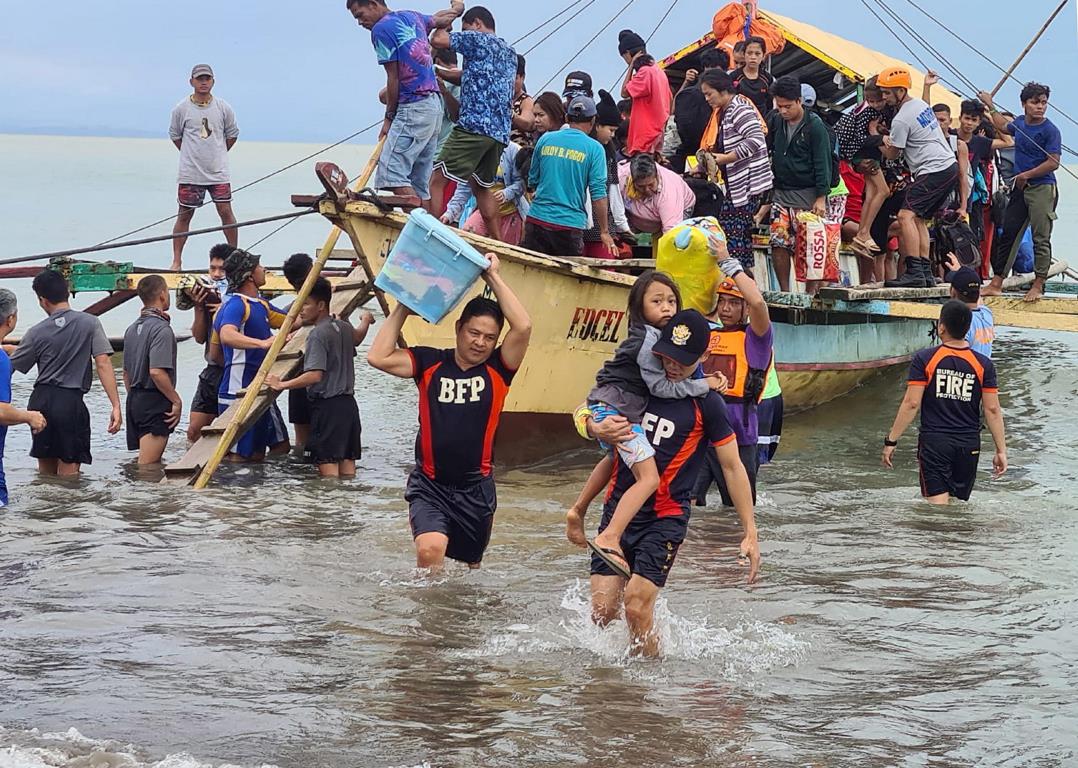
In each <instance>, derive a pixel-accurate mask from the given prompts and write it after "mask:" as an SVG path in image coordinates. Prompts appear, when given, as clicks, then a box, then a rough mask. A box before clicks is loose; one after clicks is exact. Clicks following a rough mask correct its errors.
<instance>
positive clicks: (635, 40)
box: [618, 29, 647, 56]
mask: <svg viewBox="0 0 1078 768" xmlns="http://www.w3.org/2000/svg"><path fill="white" fill-rule="evenodd" d="M645 47H647V43H645V42H644V38H642V37H640V35H638V34H636V33H635V32H633V31H632V30H631V29H623V30H621V32H618V53H620V54H622V55H623V56H624V55H625V54H626V53H628V52H629V51H635V50H637V49H638V48H645Z"/></svg>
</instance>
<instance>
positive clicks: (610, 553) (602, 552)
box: [588, 539, 633, 579]
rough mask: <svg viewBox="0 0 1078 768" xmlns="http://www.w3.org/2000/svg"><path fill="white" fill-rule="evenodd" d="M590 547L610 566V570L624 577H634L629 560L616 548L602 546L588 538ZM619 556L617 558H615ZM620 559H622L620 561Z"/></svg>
mask: <svg viewBox="0 0 1078 768" xmlns="http://www.w3.org/2000/svg"><path fill="white" fill-rule="evenodd" d="M588 549H590V550H591V551H592V552H594V553H595V555H596V557H598V558H599V559H600V560H602V561H603V562H604V563H606V564H607V566H609V568H610V570H612V571H613V572H614V573H616V574H617V575H618V576H621V577H622V578H623V579H628V578H631V577H632V575H633V574H632V572H631V571H630V570H629V567H628V566H629V561H628V560H626V559H625V556H624V555H622V554H621V553H620V552H618V551H617V550H616V549H610V548H609V547H600V546H599V545H598V544H596V543H595V542H594V541H592V540H591V539H588ZM615 558H617V560H616V559H615ZM618 560H621V562H620V563H619V562H618Z"/></svg>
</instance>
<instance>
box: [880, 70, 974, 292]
mask: <svg viewBox="0 0 1078 768" xmlns="http://www.w3.org/2000/svg"><path fill="white" fill-rule="evenodd" d="M876 83H877V84H878V85H879V86H880V90H882V91H883V100H884V103H886V104H887V105H888V106H890V107H893V108H895V109H896V110H897V111H896V113H895V116H894V118H893V119H892V120H891V133H890V134H889V135H887V136H884V137H883V146H882V147H881V148H880V154H882V155H883V157H885V158H887V159H888V160H895V159H897V158H898V157H899V156H900V155H901V156H902V157H904V158H905V161H906V165H907V166H909V169H910V172H911V173H912V174H913V182H912V183H911V184H910V185H909V186H908V187H907V188H906V197H905V200H904V202H903V203H902V208H901V210H899V212H898V224H899V244H900V248H901V251H902V253H903V255H904V257H905V264H906V272H905V274H903V275H902V277H900V278H898V279H897V280H888V281H886V282H885V283H884V285H886V286H887V287H888V288H928V287H934V286H935V285H936V277H935V275H934V274H933V273H932V265H931V262H930V261H929V256H930V240H929V231H928V224H929V222H930V221H932V219H934V218H935V217H936V214H937V213H939V211H940V209H941V208H943V206H944V204H945V203H946V202H947V199H948V198H949V197H950V196H951V195H952V193H953V192H954V189H955V186H956V185H957V184H958V182H959V178H958V176H959V174H958V160H957V158H956V157H955V153H954V152H953V151H952V150H951V147H950V145H949V144H948V142H947V139H946V137H945V136H944V135H943V132H942V131H941V130H940V127H939V123H938V122H937V120H936V116H935V114H934V113H933V112H932V108H931V107H930V106H929V105H928V103H927V102H925V101H923V100H921V99H915V98H913V97H912V96H910V89H911V88H912V87H913V79H912V76H911V74H910V71H909V70H908V69H906V68H905V67H888V68H887V69H885V70H884V71H883V72H881V73H880V74H879V75H878V76H877V78H876Z"/></svg>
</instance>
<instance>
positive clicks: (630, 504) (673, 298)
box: [566, 270, 726, 578]
mask: <svg viewBox="0 0 1078 768" xmlns="http://www.w3.org/2000/svg"><path fill="white" fill-rule="evenodd" d="M680 310H681V294H680V293H679V291H678V288H677V284H676V283H675V282H674V281H673V279H672V278H670V277H669V276H668V275H666V274H664V273H662V272H656V271H654V270H651V271H648V272H645V273H644V274H642V275H641V276H640V277H638V278H637V280H636V283H635V284H634V285H633V287H632V290H631V291H630V292H629V336H628V338H626V339H625V341H624V342H622V344H621V346H619V347H618V349H617V351H616V352H615V353H614V357H613V358H611V359H610V360H609V361H607V363H606V364H605V365H604V366H603V367H602V369H601V370H600V371H599V373H598V375H597V376H596V377H595V388H594V389H592V391H591V392H590V393H589V394H588V408H589V409H590V410H591V416H592V419H593V420H594V421H596V422H600V421H602V420H603V419H605V418H608V417H610V416H623V417H624V418H625V419H627V420H628V421H629V423H630V424H631V425H632V431H633V436H632V438H631V439H630V440H629V441H628V442H624V443H619V444H618V445H616V446H613V447H611V446H606V445H603V448H605V449H606V450H607V454H606V455H605V456H604V457H603V458H602V460H600V461H599V463H598V464H596V465H595V469H593V470H592V472H591V475H590V476H589V477H588V480H587V482H586V483H585V484H584V488H583V490H581V492H580V496H579V497H578V498H577V500H576V502H575V503H574V504H573V506H572V507H571V508H570V509H569V512H568V514H567V515H566V523H567V525H568V528H569V533H570V539H572V540H577V537H579V536H582V532H583V530H584V516H585V514H586V512H587V509H588V506H589V505H590V504H591V502H592V501H594V499H595V497H596V496H598V495H599V493H600V492H601V491H602V489H603V488H604V487H605V486H606V484H607V483H608V482H609V481H610V476H611V474H612V473H613V470H614V453H613V452H614V451H615V450H617V452H618V454H619V455H620V456H621V459H622V461H623V462H624V463H625V465H626V466H627V467H629V468H630V469H631V470H632V473H633V477H634V478H635V480H636V482H635V483H634V484H633V485H632V486H630V487H629V490H627V491H626V492H625V494H624V495H623V496H622V497H621V500H620V501H619V502H618V506H617V508H616V509H615V510H614V514H613V516H612V517H611V519H610V522H609V523H608V524H607V526H606V528H604V529H602V530H601V531H600V532H599V535H598V536H596V537H595V539H594V540H589V541H587V545H588V546H589V547H590V548H591V550H592V551H593V552H594V553H595V554H596V555H597V556H598V557H600V558H602V560H603V561H604V562H606V564H607V565H609V566H610V567H611V568H612V569H613V570H614V572H615V573H617V574H618V575H620V576H623V577H624V578H629V577H630V575H631V572H630V569H629V563H628V562H627V561H626V560H625V555H624V554H623V552H622V549H621V537H622V535H623V534H624V533H625V529H626V528H627V527H628V525H629V523H630V522H632V519H633V518H634V517H635V516H636V513H637V512H639V511H640V508H641V507H642V506H644V504H645V503H646V502H647V500H648V499H649V498H651V496H652V494H654V493H655V491H656V490H657V489H658V487H659V472H658V469H657V467H656V464H655V449H654V448H652V446H651V443H650V442H648V439H647V437H646V436H645V434H644V429H643V427H642V426H641V424H640V423H641V421H642V420H643V417H644V411H645V410H646V409H647V404H648V399H649V398H650V397H661V398H667V399H671V400H676V399H681V398H685V397H704V396H705V395H707V393H708V392H709V391H711V390H715V391H717V392H722V391H723V390H724V389H725V388H726V380H725V379H724V378H723V377H722V376H721V375H716V376H709V377H707V378H704V379H695V380H692V379H690V380H688V381H681V382H676V383H675V382H672V381H670V380H669V379H667V378H666V372H665V371H664V370H663V366H662V362H661V361H660V360H659V358H657V357H656V356H655V354H654V353H653V352H652V348H653V347H654V346H655V342H656V341H658V340H659V332H660V330H661V329H662V328H663V326H665V325H666V324H667V322H668V321H669V320H670V318H671V317H673V316H674V315H675V314H676V313H677V312H679V311H680ZM580 543H581V544H583V543H584V542H580Z"/></svg>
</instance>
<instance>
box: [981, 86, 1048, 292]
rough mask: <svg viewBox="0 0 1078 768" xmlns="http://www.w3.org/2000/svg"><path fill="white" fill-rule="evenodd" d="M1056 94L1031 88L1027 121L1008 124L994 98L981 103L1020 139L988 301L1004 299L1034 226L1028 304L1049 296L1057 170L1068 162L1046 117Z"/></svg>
mask: <svg viewBox="0 0 1078 768" xmlns="http://www.w3.org/2000/svg"><path fill="white" fill-rule="evenodd" d="M1051 93H1052V92H1051V89H1050V88H1049V87H1048V86H1047V85H1041V84H1040V83H1026V85H1025V87H1024V88H1022V93H1021V99H1022V109H1023V114H1022V117H1018V118H1015V119H1013V120H1010V121H1008V120H1007V119H1006V118H1005V117H1004V116H1003V115H1002V114H1001V113H1000V112H999V111H997V110H996V108H995V106H994V105H993V103H992V96H991V94H989V93H985V92H983V91H982V92H981V93H980V94H978V97H979V98H980V99H981V101H983V102H984V103H985V104H986V105H987V106H988V109H989V110H990V111H991V116H992V124H993V125H994V126H995V127H996V130H997V131H999V132H1001V133H1008V134H1010V135H1012V136H1014V160H1015V163H1014V170H1015V176H1014V191H1013V192H1012V193H1011V197H1010V202H1008V204H1007V210H1006V212H1005V213H1004V214H1003V233H1002V234H1001V235H1000V237H999V240H998V242H997V245H996V248H995V250H994V251H993V253H992V282H991V284H990V285H988V286H985V288H984V289H983V290H982V291H981V295H982V296H999V295H1000V294H1002V293H1003V279H1004V278H1005V277H1007V275H1008V274H1009V273H1010V271H1011V268H1012V267H1013V266H1014V260H1015V257H1016V256H1017V255H1018V248H1019V247H1020V245H1021V242H1022V233H1023V232H1024V231H1025V229H1026V227H1027V226H1028V227H1029V228H1030V229H1031V230H1032V232H1033V257H1034V264H1033V271H1034V274H1035V277H1034V280H1033V285H1032V286H1031V287H1030V289H1029V291H1028V292H1027V293H1026V296H1025V301H1037V300H1038V299H1040V298H1042V297H1043V296H1044V284H1045V282H1046V281H1047V280H1048V270H1049V269H1051V266H1052V226H1053V224H1054V222H1055V219H1056V206H1057V205H1058V203H1059V190H1058V188H1057V186H1056V173H1055V172H1056V169H1058V168H1059V163H1060V158H1061V157H1062V154H1061V153H1062V147H1063V145H1062V136H1061V135H1060V133H1059V128H1057V127H1056V125H1055V123H1053V122H1052V121H1051V120H1049V119H1048V118H1047V117H1045V113H1046V112H1047V111H1048V99H1049V97H1050V96H1051Z"/></svg>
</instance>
